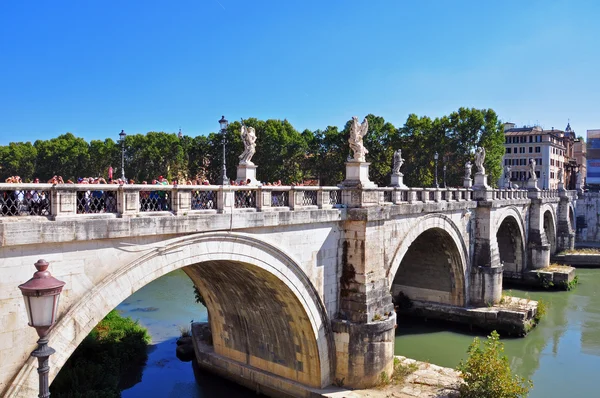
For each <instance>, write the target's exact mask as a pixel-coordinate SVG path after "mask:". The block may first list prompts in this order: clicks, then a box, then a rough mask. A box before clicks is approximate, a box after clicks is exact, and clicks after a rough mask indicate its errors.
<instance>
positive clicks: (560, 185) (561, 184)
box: [558, 182, 565, 191]
mask: <svg viewBox="0 0 600 398" xmlns="http://www.w3.org/2000/svg"><path fill="white" fill-rule="evenodd" d="M558 190H559V191H564V190H565V183H564V182H559V183H558Z"/></svg>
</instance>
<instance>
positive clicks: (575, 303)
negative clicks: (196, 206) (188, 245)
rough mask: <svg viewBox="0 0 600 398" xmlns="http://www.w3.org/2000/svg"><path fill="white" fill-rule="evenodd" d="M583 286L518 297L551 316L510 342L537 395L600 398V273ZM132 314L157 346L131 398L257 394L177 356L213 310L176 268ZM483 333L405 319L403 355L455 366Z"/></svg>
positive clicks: (399, 340) (134, 300)
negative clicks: (179, 343) (185, 335)
mask: <svg viewBox="0 0 600 398" xmlns="http://www.w3.org/2000/svg"><path fill="white" fill-rule="evenodd" d="M577 274H578V275H579V281H580V284H579V285H578V286H577V287H576V288H575V290H573V291H571V292H537V291H536V292H526V291H524V290H517V289H513V290H512V294H513V295H516V296H520V297H530V298H531V299H533V300H539V299H542V300H544V301H546V302H547V303H548V304H549V308H548V313H547V315H546V317H545V318H544V319H543V320H542V321H541V323H540V324H539V325H538V327H537V328H536V329H534V330H533V331H532V332H531V333H530V334H529V335H528V336H527V337H525V338H514V339H502V341H503V342H504V344H505V349H506V350H505V353H506V355H507V356H508V358H509V360H510V364H511V367H512V369H513V370H514V371H515V372H516V373H518V374H520V375H521V376H524V377H528V378H531V379H532V380H533V382H534V389H533V390H532V392H531V393H530V395H529V396H530V397H531V398H542V397H572V398H580V397H600V392H599V391H598V387H597V384H596V380H595V374H596V372H597V371H598V370H600V293H599V290H600V289H599V288H598V287H599V286H600V270H586V269H579V270H577ZM118 309H119V310H120V311H122V312H123V314H124V315H126V316H130V317H132V318H134V319H139V321H140V323H141V324H142V325H144V326H146V327H147V328H148V329H149V332H150V334H151V335H152V338H153V345H152V346H151V347H150V349H149V359H148V363H147V365H146V367H145V368H144V370H143V373H142V377H141V381H139V382H138V383H137V384H135V385H134V386H133V387H132V388H129V389H127V390H125V391H123V397H124V398H128V397H140V396H152V397H179V398H184V397H243V396H249V395H250V394H252V395H253V394H254V393H253V392H251V391H249V390H244V389H242V388H239V387H237V386H235V385H233V384H231V383H229V382H227V381H225V380H222V379H220V378H217V377H212V376H209V377H202V378H201V380H200V382H199V383H196V381H195V378H194V374H193V371H192V368H191V365H190V363H183V362H180V361H179V360H178V359H177V358H176V357H175V341H176V339H177V337H178V336H179V326H185V325H187V324H189V323H190V321H192V320H194V321H203V320H206V316H207V315H206V309H205V308H203V307H202V306H201V305H199V304H196V303H195V302H194V294H193V289H192V283H191V281H190V280H189V278H188V277H187V276H186V275H185V274H184V273H183V271H175V272H172V273H170V274H168V275H165V276H163V277H162V278H159V279H157V280H156V281H154V282H152V283H150V284H149V285H147V286H145V287H144V288H142V289H140V290H139V291H138V292H136V293H135V294H133V295H132V296H131V297H129V298H128V299H127V300H126V301H124V302H123V303H121V304H120V305H119V306H118ZM475 336H476V335H475V334H473V333H471V332H470V331H469V330H467V329H464V328H456V327H451V326H448V325H447V324H446V325H440V324H435V323H432V322H422V321H415V320H401V321H400V323H399V325H398V329H397V333H396V354H398V355H404V356H407V357H409V358H414V359H418V360H422V361H429V362H431V363H434V364H437V365H441V366H447V367H455V366H456V365H457V364H458V362H459V361H460V360H461V359H463V358H465V356H466V350H467V347H468V346H469V344H470V343H471V342H472V341H473V337H475Z"/></svg>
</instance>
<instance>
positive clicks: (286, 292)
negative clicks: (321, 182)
mask: <svg viewBox="0 0 600 398" xmlns="http://www.w3.org/2000/svg"><path fill="white" fill-rule="evenodd" d="M203 265H206V266H207V268H211V269H212V270H215V271H216V272H217V273H218V272H219V270H222V269H224V268H229V269H232V268H238V269H242V270H243V271H242V273H243V275H245V276H249V275H250V276H253V277H254V278H255V279H253V280H252V282H258V283H261V282H260V278H261V277H263V278H265V277H266V278H268V280H263V281H262V282H264V283H263V284H262V285H260V286H259V288H260V289H262V291H263V293H265V292H266V293H267V294H269V299H270V300H272V301H277V300H278V298H277V297H274V296H273V295H272V294H271V293H273V292H274V291H279V300H280V301H279V304H283V305H279V307H278V308H279V314H275V316H284V317H285V319H286V320H287V321H288V322H289V321H291V322H292V323H296V324H295V325H292V326H290V329H289V330H288V332H289V333H291V334H297V333H301V334H302V336H295V338H294V339H292V341H281V339H278V338H275V339H274V340H272V342H271V343H272V344H274V343H275V342H277V343H278V344H287V345H290V346H293V353H294V358H293V362H294V363H293V364H292V366H293V369H291V368H289V367H288V366H290V365H291V364H290V358H283V357H277V352H274V351H273V350H276V349H277V347H275V346H273V345H272V346H271V347H269V348H271V350H272V351H270V352H269V351H268V350H264V352H268V353H269V354H270V355H271V357H273V355H274V356H276V357H277V358H276V362H277V363H273V366H271V365H270V364H269V363H268V362H269V361H268V360H267V359H265V358H261V357H260V356H257V357H256V358H250V357H248V358H247V359H248V361H250V359H254V360H253V361H252V362H251V365H252V366H254V367H256V368H259V369H263V370H266V371H268V372H271V373H273V374H275V375H279V376H282V377H285V378H286V379H289V380H295V381H297V382H299V383H301V384H305V385H308V386H311V387H325V386H327V385H330V384H331V377H332V375H333V373H332V369H333V367H334V366H335V363H334V356H333V351H334V346H333V337H332V332H331V324H330V321H329V318H328V316H327V313H326V310H325V306H324V304H323V303H322V301H321V299H320V297H319V295H318V292H317V291H316V289H315V288H314V286H313V285H312V283H311V282H310V280H309V279H308V277H307V276H306V274H305V273H304V272H303V271H302V269H301V268H300V266H299V265H298V264H297V262H296V261H294V260H293V259H292V258H291V257H290V256H288V255H287V254H285V253H284V252H282V251H281V250H280V249H278V248H277V247H275V246H274V245H273V244H270V243H268V242H266V241H264V240H261V239H257V238H255V237H253V236H251V235H247V234H241V233H230V232H216V233H202V234H196V235H190V236H186V237H183V238H178V239H175V240H170V241H169V243H168V245H167V246H163V247H160V248H155V249H153V250H151V251H150V252H148V253H146V254H144V255H142V256H140V257H139V258H138V259H136V260H134V261H132V262H130V263H128V264H125V265H124V266H122V267H120V268H119V270H118V271H117V272H114V273H113V274H111V275H109V276H107V277H106V278H105V279H104V280H103V281H102V282H101V283H99V284H97V285H95V286H94V287H93V288H92V289H90V290H89V291H88V292H87V293H86V294H85V295H83V296H82V298H81V299H80V300H79V301H78V302H76V303H74V304H73V305H72V306H71V307H70V308H69V309H68V310H67V312H66V313H64V314H63V315H62V316H61V317H60V319H59V321H58V322H57V324H56V325H55V326H54V328H53V329H52V330H51V332H50V334H49V339H50V342H51V345H52V346H53V347H54V348H56V354H54V355H53V356H52V358H51V364H52V366H51V374H50V380H53V379H54V377H55V376H56V374H57V373H58V371H59V370H60V368H61V367H62V366H63V365H64V363H65V362H66V360H67V359H68V358H69V357H70V355H71V354H72V353H73V351H74V350H75V349H76V348H77V346H78V345H79V344H80V343H81V341H82V340H83V339H84V338H85V337H86V336H87V335H88V334H89V332H90V331H91V330H92V329H93V327H94V326H96V324H98V322H99V321H100V320H102V319H103V318H104V316H105V315H106V314H107V313H108V312H109V311H110V310H112V309H113V308H115V307H116V306H117V305H118V304H119V303H121V302H122V301H123V300H125V299H126V298H127V297H129V296H130V295H131V294H133V293H134V292H135V291H137V290H139V289H141V288H142V287H143V286H145V285H147V284H148V283H150V282H152V281H153V280H155V279H157V278H159V277H161V276H163V275H165V274H167V273H169V272H171V271H174V270H176V269H179V268H183V267H189V266H193V268H194V269H200V268H201V267H202V266H203ZM186 273H188V275H190V272H189V270H188V272H186ZM191 273H193V274H196V272H195V271H192V272H191ZM239 274H240V273H239V272H238V275H239ZM246 281H248V280H246ZM204 282H206V281H204ZM204 287H206V284H204ZM209 295H210V297H211V301H212V303H211V305H213V308H210V307H209V312H214V313H215V314H218V311H219V308H217V307H215V306H214V304H215V303H218V302H217V301H214V299H215V298H218V296H216V295H214V294H211V293H209ZM241 298H247V297H241ZM235 299H238V302H237V304H239V305H240V306H243V305H244V302H241V301H239V299H240V297H239V296H238V297H233V298H232V300H235ZM86 303H87V304H88V305H86ZM90 303H93V305H92V306H90V305H89V304H90ZM90 307H91V308H92V309H91V311H90ZM270 308H273V306H271V307H270ZM262 314H263V315H264V319H265V322H263V324H262V325H260V326H265V325H267V324H268V322H269V319H270V318H269V314H268V313H265V312H264V311H263V312H262ZM211 317H212V315H211ZM82 319H84V320H85V322H82ZM211 321H212V319H211ZM272 325H276V326H281V323H272ZM248 326H249V327H251V326H252V325H248ZM245 330H246V331H247V330H248V328H246V329H245ZM256 331H258V332H260V331H261V330H259V328H257V329H256ZM233 332H234V333H237V335H236V336H226V335H224V336H220V337H217V336H215V335H213V341H214V339H215V337H217V338H221V341H220V343H221V345H220V346H219V348H218V349H219V350H221V352H219V351H218V349H217V344H215V352H216V353H217V354H221V355H223V356H225V357H228V358H231V359H234V360H240V357H239V355H235V352H234V351H235V348H234V347H235V345H233V346H232V348H230V350H231V351H229V352H224V351H227V347H229V343H230V342H228V341H225V340H227V338H228V337H229V338H230V339H235V340H236V341H240V340H241V337H240V333H241V332H242V331H233ZM272 332H277V333H278V335H281V330H271V331H269V332H268V333H266V334H267V335H268V336H271V337H273V333H272ZM289 333H288V334H289ZM296 337H297V338H296ZM231 344H234V343H231ZM249 348H250V347H249ZM263 348H264V347H263ZM282 352H283V353H285V354H286V355H288V356H289V354H290V352H292V350H291V348H290V347H288V346H285V347H284V349H283V350H282ZM246 354H249V352H246ZM232 356H233V358H232ZM263 357H264V355H263ZM298 358H299V359H298ZM242 362H243V361H242ZM274 365H277V366H274ZM265 368H266V369H265ZM284 368H286V369H284ZM284 370H285V374H284V375H282V374H281V372H282V371H284ZM35 373H37V363H36V362H34V359H33V358H31V357H28V358H27V360H26V361H25V363H24V365H23V367H22V368H21V369H20V371H19V372H18V374H17V375H16V377H15V379H14V380H13V382H12V383H11V386H10V387H9V388H8V390H7V391H6V393H7V396H27V393H29V392H31V391H36V390H37V374H35Z"/></svg>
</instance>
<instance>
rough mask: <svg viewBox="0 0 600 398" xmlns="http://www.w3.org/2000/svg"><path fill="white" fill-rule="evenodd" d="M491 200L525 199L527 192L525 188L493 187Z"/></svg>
mask: <svg viewBox="0 0 600 398" xmlns="http://www.w3.org/2000/svg"><path fill="white" fill-rule="evenodd" d="M492 192H493V196H492V198H493V200H517V199H527V198H528V196H527V195H528V193H529V191H527V190H526V189H494V190H492Z"/></svg>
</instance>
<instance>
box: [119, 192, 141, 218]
mask: <svg viewBox="0 0 600 398" xmlns="http://www.w3.org/2000/svg"><path fill="white" fill-rule="evenodd" d="M115 193H116V194H117V213H118V214H119V216H120V217H123V216H130V215H134V214H137V213H139V212H140V191H138V190H137V189H135V190H133V189H127V188H125V187H124V186H123V185H121V186H119V189H118V190H117V192H115Z"/></svg>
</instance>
